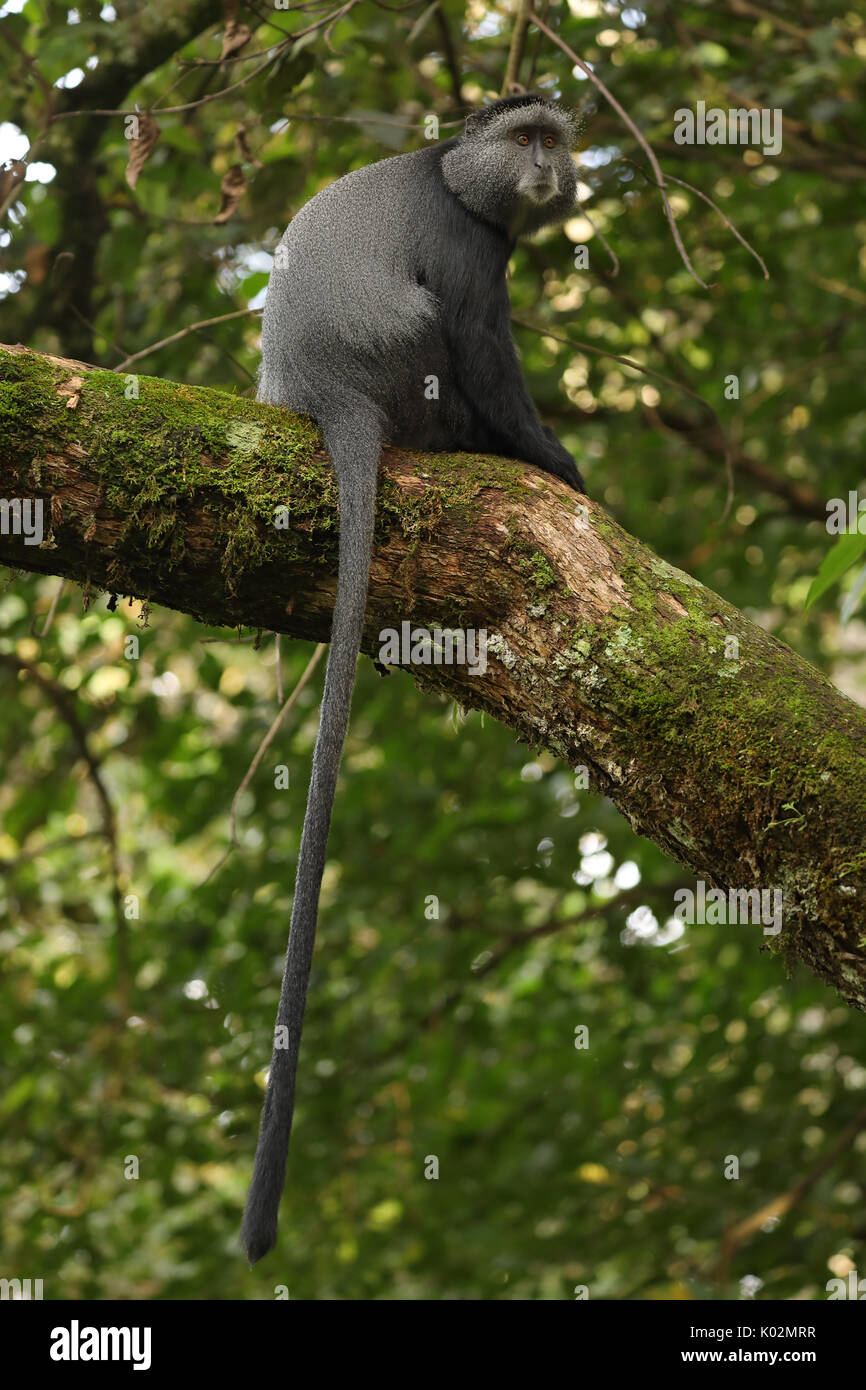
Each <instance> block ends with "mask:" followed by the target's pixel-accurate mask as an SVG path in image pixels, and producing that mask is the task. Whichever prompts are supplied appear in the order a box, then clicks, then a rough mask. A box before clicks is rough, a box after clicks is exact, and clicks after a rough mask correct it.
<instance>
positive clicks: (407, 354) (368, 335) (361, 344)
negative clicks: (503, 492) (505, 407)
mask: <svg viewBox="0 0 866 1390" xmlns="http://www.w3.org/2000/svg"><path fill="white" fill-rule="evenodd" d="M451 144H453V142H450V141H449V142H446V143H445V144H443V145H438V146H434V147H431V148H428V149H423V150H419V151H417V152H414V153H411V154H405V155H397V156H394V157H393V158H390V159H385V160H381V161H379V162H378V163H376V164H371V165H367V166H366V167H365V168H362V169H356V170H353V171H352V172H351V173H349V174H345V175H343V177H342V178H340V179H337V180H336V182H334V183H332V184H329V185H328V186H327V187H326V188H323V189H322V190H321V191H320V192H319V193H317V194H316V195H315V197H313V198H312V199H311V200H310V201H309V202H308V203H306V204H305V205H304V207H303V208H301V210H300V211H299V212H298V213H297V214H296V216H295V217H294V218H293V219H292V221H291V222H290V224H289V226H288V227H287V229H286V231H285V233H284V235H283V237H282V239H281V241H280V243H279V245H278V247H277V250H276V253H275V256H274V269H273V271H272V274H271V279H270V283H269V285H268V293H267V297H266V301H265V311H264V320H263V325H262V370H261V375H260V380H259V399H260V400H265V401H269V402H271V403H272V404H278V405H285V406H288V407H289V408H291V409H294V410H298V411H301V412H305V413H307V414H310V415H312V416H313V417H314V418H321V416H322V414H323V413H324V412H326V411H328V410H329V409H331V408H332V406H333V403H334V401H335V400H336V401H338V402H339V400H340V399H341V397H345V399H346V400H350V399H351V397H352V395H353V393H354V392H360V393H361V394H362V395H363V396H365V397H367V398H369V399H371V400H373V401H374V402H375V403H376V405H377V406H378V407H379V409H380V410H381V412H382V416H383V421H384V426H385V430H386V437H387V438H389V439H390V440H391V441H392V442H394V443H404V444H416V445H417V446H418V447H427V448H436V447H447V446H448V445H451V446H453V441H454V439H455V437H460V436H466V437H467V438H468V430H469V425H470V421H469V418H468V412H467V408H466V406H465V403H464V402H462V400H461V398H460V397H459V394H458V393H457V391H456V389H455V387H454V383H453V382H452V380H451V370H450V364H449V351H448V342H447V323H446V322H445V321H444V320H445V318H446V314H445V312H444V309H445V306H446V302H447V301H450V300H453V299H454V298H455V297H456V298H457V299H460V298H461V297H462V298H463V299H465V298H466V297H467V296H473V297H474V296H481V297H482V298H483V297H484V295H485V293H486V292H487V287H485V286H484V285H482V284H478V283H477V280H478V276H477V273H476V274H475V275H473V276H472V283H469V282H468V279H467V280H466V283H463V282H462V280H461V276H463V277H464V278H465V271H464V267H465V266H466V265H467V264H470V263H471V262H472V261H474V263H475V265H476V266H477V264H478V257H477V256H474V257H471V258H470V257H468V256H466V255H465V254H464V252H463V248H462V246H461V243H462V241H463V240H464V239H465V238H467V237H475V238H476V239H477V237H478V235H479V233H478V224H477V223H476V222H475V221H474V219H471V218H469V217H468V215H467V214H466V213H465V211H464V210H463V208H462V205H461V204H460V203H459V202H458V200H457V199H456V198H455V197H454V196H453V195H452V194H451V193H450V192H449V191H448V190H447V188H446V187H445V185H444V182H443V179H442V174H441V170H440V162H441V158H442V155H443V154H444V152H445V151H446V150H447V149H448V148H449V147H450V146H451ZM483 234H484V233H483V232H482V235H483ZM501 240H502V239H501V238H499V241H500V242H501ZM503 254H507V252H505V253H503V252H502V250H501V247H500V248H499V254H497V255H496V256H495V258H493V259H495V261H496V264H492V265H491V276H492V278H496V277H498V278H499V279H500V280H502V283H503V285H504V279H503V271H504V259H503ZM487 259H488V260H490V259H491V258H490V257H488V258H487ZM434 382H435V385H431V383H434ZM431 391H435V392H436V395H435V397H434V398H432V399H431V398H430V392H431Z"/></svg>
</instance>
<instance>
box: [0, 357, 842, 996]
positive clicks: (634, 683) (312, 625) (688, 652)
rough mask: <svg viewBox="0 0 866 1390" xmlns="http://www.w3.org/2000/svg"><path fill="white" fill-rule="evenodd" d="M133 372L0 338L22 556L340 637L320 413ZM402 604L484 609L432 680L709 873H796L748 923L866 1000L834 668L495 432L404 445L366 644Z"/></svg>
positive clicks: (754, 876) (382, 530)
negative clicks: (498, 452) (828, 670)
mask: <svg viewBox="0 0 866 1390" xmlns="http://www.w3.org/2000/svg"><path fill="white" fill-rule="evenodd" d="M135 380H136V381H137V384H138V389H139V394H138V398H137V399H133V400H129V399H127V391H126V390H125V383H124V379H123V378H120V377H118V376H117V375H115V374H114V373H112V372H104V371H96V370H92V369H91V368H89V367H87V366H86V365H85V364H82V363H79V362H70V361H66V360H63V359H60V358H52V357H47V356H40V355H38V354H36V353H32V352H29V351H28V350H27V349H25V348H16V349H12V350H8V351H3V350H0V441H2V442H0V498H5V499H14V498H28V497H30V498H35V499H41V500H42V501H43V502H44V504H45V517H46V520H45V526H46V536H45V539H44V540H43V542H42V544H41V545H28V544H25V538H24V537H23V536H21V535H14V534H4V535H0V558H2V559H3V560H5V562H6V563H8V564H10V565H13V566H16V567H19V568H23V569H27V570H32V571H35V572H37V573H41V574H56V575H62V576H65V577H66V578H70V579H73V580H76V581H78V582H79V583H83V584H84V585H85V586H88V587H91V586H99V587H103V588H106V589H110V590H111V591H112V592H114V593H117V592H121V593H125V594H134V595H136V596H138V597H140V598H143V599H146V600H149V601H152V602H156V603H161V604H165V605H167V606H169V607H172V608H176V609H179V610H181V611H183V612H186V613H190V614H193V615H194V616H196V617H198V618H201V619H203V620H205V621H207V622H209V623H216V624H220V625H224V626H226V627H236V626H238V625H249V626H251V627H261V628H262V629H268V630H271V631H275V632H285V633H289V634H291V635H293V636H298V637H304V638H311V639H314V640H316V641H321V640H323V639H326V638H327V636H328V633H329V628H330V618H331V611H332V607H333V601H334V594H335V588H336V563H337V545H336V533H337V489H336V485H335V482H334V479H333V477H332V474H331V469H330V465H329V464H328V461H327V456H326V454H325V452H324V449H323V445H322V441H321V437H320V436H319V434H318V433H317V431H316V430H315V429H314V427H313V426H312V424H311V423H310V422H309V421H308V420H306V419H299V418H296V417H293V416H291V415H289V414H288V413H287V412H285V411H282V410H280V409H277V408H276V407H272V406H264V405H257V404H256V403H254V402H252V401H247V400H244V399H242V398H239V397H235V396H230V395H228V394H226V393H223V392H219V391H211V390H207V389H205V388H202V387H192V386H185V385H178V384H175V383H171V382H166V381H160V380H159V379H157V378H148V377H139V378H136V379H135ZM280 506H284V507H285V508H287V513H286V514H287V516H288V518H289V527H288V529H275V527H274V524H273V523H274V516H275V508H278V507H280ZM4 529H5V530H8V529H9V528H8V526H6V527H4ZM404 620H408V621H410V622H411V623H412V624H413V625H415V626H419V627H424V626H442V627H451V628H475V629H485V630H486V632H487V653H488V665H487V670H486V672H484V674H476V675H472V674H471V672H470V668H469V667H468V666H460V665H451V666H444V665H443V666H434V665H428V666H423V665H415V666H413V667H412V668H411V669H412V674H413V676H414V678H415V679H416V681H417V683H418V684H419V686H421V687H427V688H433V689H436V690H440V691H443V692H445V693H447V694H448V695H450V696H452V697H453V698H455V699H457V700H459V701H460V702H461V703H462V704H464V705H466V706H469V707H473V708H476V709H483V710H486V711H487V712H489V713H490V714H491V715H492V716H493V717H494V718H496V719H499V720H501V721H502V722H504V723H506V724H508V725H509V726H510V727H511V728H513V729H515V730H516V732H517V734H518V736H519V737H521V738H522V739H525V740H526V741H527V742H530V743H533V744H536V745H537V744H543V745H544V746H546V747H547V748H549V749H551V750H552V751H553V752H554V753H556V754H557V755H558V756H559V757H561V758H562V759H563V760H564V761H565V762H566V763H569V764H571V765H578V766H586V767H587V768H588V770H589V773H590V777H591V779H592V781H593V782H594V784H595V786H596V787H598V788H599V789H600V790H601V791H602V792H604V793H605V794H606V795H608V796H609V797H610V798H611V799H612V800H613V801H614V802H615V803H616V805H617V806H618V807H619V809H620V810H621V811H622V813H623V814H624V815H625V816H626V817H627V819H628V820H629V822H630V823H631V825H632V826H633V827H634V829H635V830H636V831H638V832H639V833H641V834H645V835H648V836H650V837H651V838H652V839H654V840H655V841H656V843H657V844H659V845H660V846H661V847H662V849H663V850H664V851H665V853H667V854H668V855H670V856H671V857H672V858H673V859H675V860H677V861H679V862H680V863H682V864H686V865H688V866H689V868H691V870H692V871H693V872H694V873H695V874H696V875H697V876H698V878H699V879H702V880H703V881H704V882H705V884H706V886H707V887H706V891H707V892H710V891H711V889H712V888H713V887H716V888H721V889H723V890H729V889H735V890H740V889H755V888H757V889H762V890H765V891H769V892H773V893H775V892H779V893H781V895H782V929H781V932H780V933H779V934H778V935H765V934H763V933H762V931H761V926H760V925H758V924H756V923H754V922H751V923H746V924H744V925H743V926H741V927H740V928H739V930H742V931H744V932H746V933H747V937H748V939H750V940H751V941H752V942H754V945H755V948H756V949H757V948H758V947H759V946H761V945H764V946H767V947H769V948H770V949H772V950H773V951H774V952H779V953H780V954H784V955H785V956H786V957H787V958H788V959H789V960H801V961H803V962H805V963H806V964H807V965H808V966H809V967H810V969H812V970H813V971H814V972H815V973H816V974H817V975H819V976H820V977H821V978H823V979H824V980H826V981H828V982H829V983H830V984H832V985H833V986H834V987H835V988H836V989H837V990H838V991H839V992H840V994H842V996H843V997H844V998H845V999H846V1000H848V1001H849V1002H850V1003H852V1004H854V1005H856V1006H857V1007H860V1008H862V1007H864V1006H866V939H864V935H863V923H864V899H866V848H864V832H863V827H864V819H866V816H864V811H866V757H864V749H866V712H864V710H863V709H861V708H860V707H859V706H858V705H856V704H854V703H853V701H851V700H849V699H847V698H846V697H845V696H844V695H842V694H840V693H839V691H837V690H836V689H834V687H833V686H832V685H831V684H830V683H829V682H828V681H827V680H826V679H825V677H824V676H822V675H821V674H820V673H819V672H818V671H816V670H814V669H813V668H812V667H810V666H809V665H808V664H807V663H806V662H805V661H803V660H802V659H801V658H800V657H798V656H797V655H796V654H795V653H794V652H792V651H791V650H790V649H789V648H787V647H785V646H784V645H783V644H782V643H780V642H778V641H776V640H775V639H774V638H773V637H771V636H770V635H769V634H767V633H765V632H764V631H762V630H761V629H760V628H759V627H757V626H755V625H754V624H753V623H751V622H749V621H748V619H747V618H745V617H744V615H743V614H742V613H740V612H739V611H738V610H737V609H736V608H734V607H732V606H731V605H730V604H728V603H726V602H725V601H724V599H721V598H719V597H718V596H717V595H715V594H713V593H712V592H711V591H710V590H708V589H705V588H704V587H703V586H702V585H701V584H699V583H697V581H696V580H694V579H692V578H691V577H690V576H689V575H687V574H684V573H683V572H682V571H680V570H677V569H674V568H673V567H672V566H671V565H668V564H666V563H665V562H664V561H662V560H660V559H659V558H658V557H657V556H655V555H653V554H652V552H651V551H649V550H647V548H646V547H645V546H643V545H642V544H641V543H640V542H639V541H637V540H635V539H634V538H633V537H631V536H629V535H628V534H627V533H626V532H624V531H623V530H621V528H620V527H618V526H617V525H616V524H615V522H614V521H613V520H612V519H611V518H610V517H609V516H608V515H607V514H606V513H605V512H604V511H603V510H602V508H601V507H600V506H598V504H596V503H593V502H589V503H587V504H585V505H584V499H582V498H578V497H577V496H576V495H575V494H574V493H572V492H570V491H569V490H568V489H567V488H566V487H565V485H564V484H561V483H560V482H559V481H557V480H556V479H554V478H552V477H550V476H548V475H546V474H544V473H541V472H539V471H538V470H537V469H534V468H531V467H528V466H527V465H524V464H522V463H518V462H514V461H512V460H503V459H492V458H486V457H483V456H478V455H473V454H457V455H445V454H438V455H422V454H416V453H412V452H410V451H408V450H403V449H387V450H385V453H384V455H383V460H382V471H381V478H380V488H379V514H378V526H377V536H376V548H375V553H374V557H373V565H372V574H371V582H370V597H369V602H368V608H367V619H366V624H365V632H364V642H363V649H364V651H365V652H367V653H370V654H376V653H378V650H379V647H380V642H381V636H380V634H381V633H382V631H383V629H385V628H397V629H398V630H399V627H400V624H401V622H402V621H404ZM40 669H42V668H41V666H40ZM674 906H675V904H674V903H673V902H671V911H672V912H673V909H674ZM709 920H710V921H711V922H712V921H713V920H714V918H713V917H712V916H710V918H709ZM721 920H724V918H722V919H721ZM765 925H769V924H765ZM732 929H733V930H738V928H736V927H734V928H732Z"/></svg>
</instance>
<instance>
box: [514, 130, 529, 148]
mask: <svg viewBox="0 0 866 1390" xmlns="http://www.w3.org/2000/svg"><path fill="white" fill-rule="evenodd" d="M517 143H518V145H528V144H529V136H528V135H527V134H526V131H525V130H522V131H521V132H520V134H519V135H518V137H517Z"/></svg>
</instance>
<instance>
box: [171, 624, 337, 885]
mask: <svg viewBox="0 0 866 1390" xmlns="http://www.w3.org/2000/svg"><path fill="white" fill-rule="evenodd" d="M326 647H327V643H326V642H320V643H319V644H318V646H317V647H316V650H315V651H314V652H313V655H312V656H311V657H310V659H309V661H308V662H307V665H306V667H305V669H304V672H303V675H302V676H301V679H300V680H299V681H298V683H297V685H296V686H295V688H294V690H293V691H292V693H291V695H290V696H289V698H288V700H286V702H285V704H284V705H283V707H282V708H281V710H280V712H279V714H278V715H277V717H276V719H275V720H274V722H273V724H272V725H271V727H270V728H269V729H268V732H267V733H266V734H265V736H264V738H263V739H262V741H261V743H260V744H259V746H258V748H257V749H256V754H255V757H254V758H253V760H252V762H251V763H250V765H249V767H248V768H247V771H246V774H245V776H244V779H243V781H242V782H241V784H240V786H239V787H238V789H237V791H236V792H235V794H234V797H233V799H232V809H231V821H230V825H229V846H228V849H227V850H226V852H225V854H223V855H222V857H221V858H220V859H218V860H217V862H216V864H214V866H213V868H212V869H211V871H210V873H209V874H208V876H207V878H204V879H202V881H201V884H200V885H199V886H200V887H201V888H203V887H204V885H205V884H206V883H209V882H210V880H211V879H212V878H213V876H214V874H215V873H216V872H217V871H218V870H219V869H221V868H222V866H223V864H224V863H225V862H226V860H227V859H228V857H229V855H230V854H231V852H232V850H233V849H240V841H239V840H238V836H237V823H238V806H239V804H240V799H241V797H242V796H243V794H244V792H245V791H246V789H247V787H248V786H249V784H250V782H251V781H252V779H253V777H254V776H255V774H256V769H257V768H258V766H259V763H260V762H261V760H262V758H263V757H264V755H265V753H266V752H267V750H268V748H269V747H270V745H271V744H272V743H273V741H274V738H275V736H276V733H277V730H278V729H279V727H280V725H281V724H282V722H283V717H284V716H285V715H287V714H288V712H289V710H290V709H291V708H292V707H293V705H294V704H295V702H296V700H297V698H298V696H299V695H300V693H301V691H302V690H303V688H304V686H305V685H306V684H307V682H308V681H309V679H310V677H311V675H312V674H313V672H314V671H315V669H316V667H317V666H318V664H319V662H320V661H321V659H322V654H323V652H324V651H325V649H326Z"/></svg>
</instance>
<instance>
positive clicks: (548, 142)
mask: <svg viewBox="0 0 866 1390" xmlns="http://www.w3.org/2000/svg"><path fill="white" fill-rule="evenodd" d="M544 143H545V145H546V147H547V149H549V150H552V149H553V147H554V145H555V144H556V141H555V140H554V138H553V136H552V135H545V137H544Z"/></svg>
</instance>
